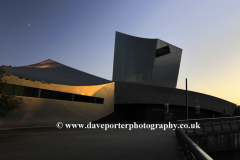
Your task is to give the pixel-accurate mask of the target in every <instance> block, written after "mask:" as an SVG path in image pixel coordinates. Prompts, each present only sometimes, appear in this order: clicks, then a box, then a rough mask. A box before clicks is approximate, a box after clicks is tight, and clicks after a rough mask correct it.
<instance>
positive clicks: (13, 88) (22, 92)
mask: <svg viewBox="0 0 240 160" xmlns="http://www.w3.org/2000/svg"><path fill="white" fill-rule="evenodd" d="M3 92H4V93H6V92H8V94H14V95H16V96H26V97H38V98H48V99H58V100H67V101H78V102H86V103H99V104H103V103H104V98H97V97H91V96H84V95H77V94H72V93H65V92H58V91H50V90H46V89H39V88H32V87H24V86H18V85H12V84H7V83H2V84H1V85H0V94H1V93H3Z"/></svg>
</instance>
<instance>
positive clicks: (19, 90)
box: [14, 86, 24, 96]
mask: <svg viewBox="0 0 240 160" xmlns="http://www.w3.org/2000/svg"><path fill="white" fill-rule="evenodd" d="M23 93H24V87H23V86H14V95H15V96H23Z"/></svg>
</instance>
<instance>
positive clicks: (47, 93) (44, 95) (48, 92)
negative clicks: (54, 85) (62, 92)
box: [41, 89, 50, 98]
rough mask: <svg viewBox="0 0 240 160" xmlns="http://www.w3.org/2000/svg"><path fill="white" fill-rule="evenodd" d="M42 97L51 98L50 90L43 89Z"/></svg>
mask: <svg viewBox="0 0 240 160" xmlns="http://www.w3.org/2000/svg"><path fill="white" fill-rule="evenodd" d="M41 98H50V91H49V90H45V89H41Z"/></svg>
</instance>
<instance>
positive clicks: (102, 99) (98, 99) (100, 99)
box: [96, 98, 104, 104]
mask: <svg viewBox="0 0 240 160" xmlns="http://www.w3.org/2000/svg"><path fill="white" fill-rule="evenodd" d="M103 102H104V98H97V101H96V103H99V104H103Z"/></svg>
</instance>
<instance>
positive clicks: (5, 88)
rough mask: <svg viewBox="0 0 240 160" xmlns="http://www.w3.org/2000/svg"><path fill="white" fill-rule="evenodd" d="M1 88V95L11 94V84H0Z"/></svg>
mask: <svg viewBox="0 0 240 160" xmlns="http://www.w3.org/2000/svg"><path fill="white" fill-rule="evenodd" d="M0 87H1V88H0V92H1V93H0V94H3V93H5V94H11V95H12V94H13V87H14V85H12V84H7V83H2V84H1V86H0Z"/></svg>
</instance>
